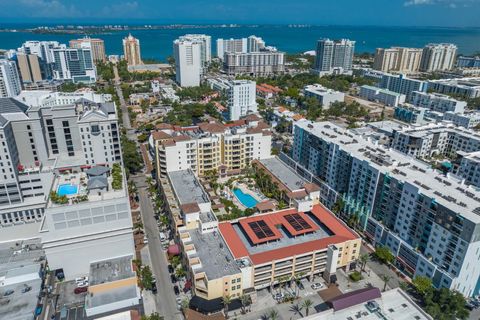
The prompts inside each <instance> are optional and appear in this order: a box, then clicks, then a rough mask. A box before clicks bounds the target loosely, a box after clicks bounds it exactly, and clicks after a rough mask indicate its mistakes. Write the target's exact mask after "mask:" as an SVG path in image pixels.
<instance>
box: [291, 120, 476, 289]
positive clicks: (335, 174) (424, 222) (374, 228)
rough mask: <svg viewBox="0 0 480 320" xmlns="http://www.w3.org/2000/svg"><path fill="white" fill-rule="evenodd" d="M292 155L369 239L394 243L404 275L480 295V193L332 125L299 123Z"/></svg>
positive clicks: (388, 243)
mask: <svg viewBox="0 0 480 320" xmlns="http://www.w3.org/2000/svg"><path fill="white" fill-rule="evenodd" d="M432 134H433V136H435V133H432ZM414 138H415V137H414ZM432 143H438V144H440V143H441V142H440V141H436V140H432ZM456 143H459V142H458V141H457V142H456ZM410 145H411V144H410ZM292 157H293V159H294V160H295V161H297V162H298V163H299V164H300V165H302V166H303V167H304V168H305V169H306V170H309V171H311V173H313V174H314V175H316V176H317V177H318V179H320V180H322V181H324V182H325V183H327V184H328V185H329V186H330V187H331V188H332V189H334V190H335V191H336V192H337V193H338V195H339V196H340V197H341V198H342V200H343V203H344V204H345V207H344V209H343V210H342V211H341V213H340V216H342V217H343V218H344V219H349V217H350V216H351V215H353V214H355V215H357V217H359V220H360V222H359V226H360V228H361V229H363V230H364V232H365V235H366V236H367V237H368V238H369V240H370V241H371V242H372V243H374V244H375V245H379V246H386V247H388V249H389V250H390V251H391V252H392V253H393V255H394V256H395V257H396V260H395V261H396V264H398V265H399V266H401V267H402V270H403V271H404V272H405V273H407V274H409V275H410V276H411V277H415V276H426V277H429V278H431V279H432V282H433V285H434V286H435V287H437V288H442V287H445V288H449V289H452V290H456V291H458V292H460V293H462V294H463V295H464V296H467V297H469V296H472V295H477V294H478V290H479V288H480V287H479V285H480V284H479V280H480V264H479V263H478V261H479V260H480V255H479V254H480V250H479V248H480V239H479V237H478V234H477V230H478V228H479V227H480V216H479V214H478V213H477V212H478V211H479V209H478V208H479V207H480V200H479V199H480V192H479V191H478V190H476V189H474V188H469V187H467V186H465V183H464V181H463V180H462V179H459V178H458V177H455V176H453V175H445V174H443V173H442V172H439V171H436V170H434V169H432V167H431V165H430V164H428V163H425V162H422V161H419V160H416V159H414V158H412V157H411V156H409V155H406V154H404V153H402V152H398V151H396V150H393V149H389V148H387V147H383V146H381V145H379V144H378V143H376V142H374V141H372V140H371V137H369V136H362V135H359V134H358V132H356V133H354V132H353V131H351V130H346V129H344V128H341V127H339V126H337V125H335V124H333V123H331V122H318V123H312V122H310V121H306V120H303V121H298V122H297V123H296V124H295V136H294V142H293V151H292Z"/></svg>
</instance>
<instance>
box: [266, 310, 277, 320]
mask: <svg viewBox="0 0 480 320" xmlns="http://www.w3.org/2000/svg"><path fill="white" fill-rule="evenodd" d="M268 316H269V318H270V320H277V319H278V311H277V310H274V309H272V310H270V313H269V314H268Z"/></svg>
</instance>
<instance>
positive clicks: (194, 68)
mask: <svg viewBox="0 0 480 320" xmlns="http://www.w3.org/2000/svg"><path fill="white" fill-rule="evenodd" d="M202 50H203V48H202V43H201V42H200V41H190V40H182V39H177V40H175V41H174V42H173V54H174V57H175V74H176V81H177V83H178V84H179V85H180V86H182V87H195V86H199V85H200V78H201V75H202V72H203V71H202V70H203V67H202Z"/></svg>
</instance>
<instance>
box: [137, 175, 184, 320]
mask: <svg viewBox="0 0 480 320" xmlns="http://www.w3.org/2000/svg"><path fill="white" fill-rule="evenodd" d="M145 179H146V177H145V176H144V175H143V174H139V175H137V176H134V177H132V180H133V181H134V182H135V185H136V186H137V189H138V196H139V199H140V209H141V214H142V220H143V226H144V230H145V234H146V236H147V238H148V250H149V252H150V260H151V263H152V266H153V270H152V271H153V274H154V276H155V278H156V279H157V289H158V293H157V294H156V295H155V302H156V306H157V312H158V313H159V314H160V315H161V316H163V317H164V319H183V317H182V313H181V311H179V310H178V309H177V302H176V299H175V294H174V292H173V285H172V283H171V282H170V275H169V273H168V268H167V266H168V261H167V258H166V256H165V252H164V251H163V249H162V244H161V241H160V237H159V231H158V227H157V221H156V220H155V218H154V216H153V215H154V212H153V206H152V202H151V200H150V197H149V196H148V192H147V190H146V187H147V183H146V180H145Z"/></svg>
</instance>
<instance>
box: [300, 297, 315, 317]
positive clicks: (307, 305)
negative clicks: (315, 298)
mask: <svg viewBox="0 0 480 320" xmlns="http://www.w3.org/2000/svg"><path fill="white" fill-rule="evenodd" d="M312 306H313V302H312V300H310V299H307V300H305V301H303V303H302V307H303V308H304V309H305V316H307V317H308V313H309V312H310V308H311V307H312Z"/></svg>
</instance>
